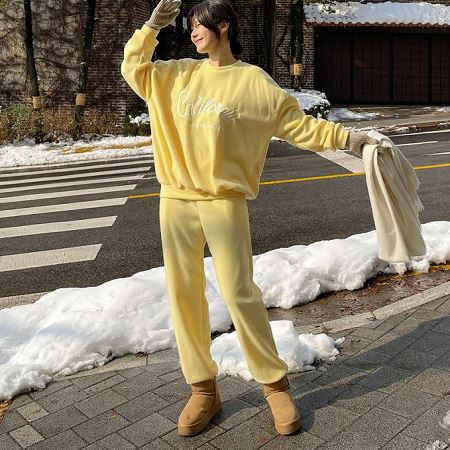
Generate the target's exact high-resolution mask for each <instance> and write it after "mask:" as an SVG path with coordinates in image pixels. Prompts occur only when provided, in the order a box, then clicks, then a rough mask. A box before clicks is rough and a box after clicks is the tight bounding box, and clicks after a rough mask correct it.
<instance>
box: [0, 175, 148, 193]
mask: <svg viewBox="0 0 450 450" xmlns="http://www.w3.org/2000/svg"><path fill="white" fill-rule="evenodd" d="M144 176H145V174H142V175H135V176H132V177H113V178H102V179H100V180H81V181H69V182H67V183H65V182H62V183H58V182H54V183H48V184H39V185H37V186H16V187H12V188H3V189H0V194H6V193H8V192H18V191H31V190H33V191H37V190H39V189H47V188H60V187H67V186H79V185H83V184H100V183H113V182H116V181H134V180H141V179H142V178H143V177H144Z"/></svg>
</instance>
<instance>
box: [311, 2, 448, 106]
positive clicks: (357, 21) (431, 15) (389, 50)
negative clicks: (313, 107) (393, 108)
mask: <svg viewBox="0 0 450 450" xmlns="http://www.w3.org/2000/svg"><path fill="white" fill-rule="evenodd" d="M308 3H309V6H308V5H306V6H305V25H304V30H305V42H306V51H305V60H304V63H305V66H306V68H307V70H306V79H305V84H304V86H305V87H310V88H314V89H318V90H320V91H323V92H325V93H326V94H327V97H328V99H329V100H330V101H331V102H333V103H335V104H339V103H341V104H383V105H390V104H406V105H407V104H411V105H412V104H415V105H419V104H421V105H424V104H429V105H449V104H450V1H449V0H440V1H431V0H430V1H429V2H421V4H419V3H418V2H407V1H397V2H362V4H360V5H357V6H356V7H354V8H349V7H348V6H347V5H348V4H349V2H340V3H341V4H342V7H341V9H339V8H338V11H337V14H332V13H325V12H323V10H322V11H319V9H320V8H319V7H318V6H317V5H313V4H312V2H308ZM352 3H353V4H356V2H352Z"/></svg>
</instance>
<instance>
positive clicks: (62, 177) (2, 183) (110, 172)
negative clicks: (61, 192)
mask: <svg viewBox="0 0 450 450" xmlns="http://www.w3.org/2000/svg"><path fill="white" fill-rule="evenodd" d="M148 170H149V167H139V168H134V169H133V168H130V169H120V170H103V171H100V172H89V173H77V174H74V175H60V176H57V177H41V178H28V179H27V180H20V179H19V180H9V181H0V186H8V185H11V184H29V183H36V182H41V181H42V182H46V181H52V180H58V181H61V180H70V179H73V178H88V177H96V176H104V175H118V174H119V173H136V172H148Z"/></svg>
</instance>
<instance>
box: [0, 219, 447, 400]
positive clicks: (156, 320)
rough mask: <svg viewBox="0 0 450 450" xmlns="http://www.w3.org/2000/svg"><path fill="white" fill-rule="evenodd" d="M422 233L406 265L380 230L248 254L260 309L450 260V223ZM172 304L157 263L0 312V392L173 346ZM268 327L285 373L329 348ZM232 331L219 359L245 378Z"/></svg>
mask: <svg viewBox="0 0 450 450" xmlns="http://www.w3.org/2000/svg"><path fill="white" fill-rule="evenodd" d="M422 235H423V238H424V240H425V243H426V246H427V254H426V256H425V257H423V258H422V259H421V260H416V261H411V262H408V263H406V264H392V263H391V264H388V263H386V262H384V261H381V260H380V259H378V257H377V241H376V230H372V231H370V232H368V233H362V234H356V235H352V236H349V237H348V238H346V239H333V240H329V241H321V242H315V243H313V244H310V245H307V246H305V245H296V246H292V247H289V248H280V249H276V250H272V251H270V252H267V253H264V254H261V255H257V256H254V257H253V261H254V281H255V283H256V284H257V285H258V286H259V287H260V288H261V290H262V293H263V301H264V303H265V305H266V307H269V306H275V307H282V308H291V307H292V306H294V305H299V304H303V303H308V302H310V301H312V300H314V299H315V298H316V297H317V296H318V295H320V294H321V293H325V292H328V291H338V290H344V289H348V290H353V289H359V288H361V287H362V286H363V285H364V282H365V281H366V280H367V279H368V278H370V277H372V276H374V275H375V274H377V273H403V272H404V271H405V270H406V269H415V270H419V271H427V270H428V267H429V264H430V263H445V262H447V261H449V260H450V222H444V221H441V222H430V223H427V224H423V226H422ZM204 266H205V277H206V292H205V295H206V298H207V300H208V304H209V316H210V324H211V331H212V332H225V331H227V330H228V329H229V328H230V325H231V323H232V322H231V317H230V315H229V313H228V309H227V307H226V305H225V302H224V301H223V299H222V296H221V293H220V288H219V286H218V283H217V280H216V276H215V271H214V266H213V261H212V258H211V257H208V258H205V259H204ZM168 306H169V305H168V299H167V291H166V281H165V272H164V267H156V268H153V269H149V270H146V271H143V272H138V273H136V274H134V275H132V276H131V277H128V278H118V279H115V280H110V281H107V282H105V283H103V284H101V285H98V286H93V287H85V288H75V287H74V288H61V289H57V290H55V291H53V292H49V293H47V294H45V295H44V296H43V297H41V298H40V299H39V300H38V301H37V302H36V303H34V304H31V305H21V306H16V307H13V308H8V309H3V310H0V399H4V398H11V396H13V395H16V394H17V393H19V392H22V391H24V390H27V389H30V388H43V387H45V384H46V383H47V382H49V381H50V380H51V378H52V376H54V375H55V374H61V375H69V374H72V373H75V372H78V371H80V370H83V369H88V368H92V367H95V366H99V365H103V364H105V363H106V362H108V361H110V360H111V359H112V358H113V357H117V356H121V355H124V354H126V353H138V352H147V353H152V352H156V351H158V350H163V349H167V348H175V347H176V341H175V336H174V333H173V329H172V325H171V321H170V315H169V307H168ZM274 330H275V333H276V345H277V346H278V347H279V348H280V351H281V352H282V353H283V357H284V358H286V359H285V360H286V362H287V363H288V364H289V369H290V370H301V369H302V368H308V367H309V366H310V364H312V361H313V360H318V359H322V358H329V357H332V356H334V354H335V352H334V350H333V348H332V345H331V344H332V343H331V341H329V340H327V338H325V337H324V336H322V337H318V338H312V337H311V336H309V335H306V336H300V337H298V343H297V342H296V341H295V339H297V335H296V334H295V333H294V331H293V329H292V327H291V325H289V324H288V323H285V322H284V323H281V324H280V325H279V326H275V328H274ZM230 336H231V337H222V341H218V342H217V344H215V345H216V347H214V352H215V357H216V358H217V361H218V362H220V361H222V360H223V366H224V370H226V371H227V373H236V374H241V373H245V376H248V373H246V372H245V370H246V369H245V367H243V363H242V360H241V359H239V353H238V349H237V348H236V347H234V345H236V346H237V345H238V342H237V340H233V339H234V337H233V336H232V335H230ZM294 341H295V345H294V344H293V343H294ZM222 343H223V344H224V345H222ZM217 345H219V347H217ZM305 346H307V347H308V349H306V348H305ZM300 350H301V352H300ZM299 352H300V353H299ZM227 353H229V355H231V356H229V355H227ZM233 358H234V360H233ZM233 361H234V363H233Z"/></svg>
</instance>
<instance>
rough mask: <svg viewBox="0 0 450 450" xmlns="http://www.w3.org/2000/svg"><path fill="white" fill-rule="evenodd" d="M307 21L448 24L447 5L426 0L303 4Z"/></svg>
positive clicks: (449, 23) (449, 10)
mask: <svg viewBox="0 0 450 450" xmlns="http://www.w3.org/2000/svg"><path fill="white" fill-rule="evenodd" d="M304 8H305V20H306V22H311V23H320V24H324V23H345V24H349V23H353V24H357V23H364V24H375V23H383V24H394V25H395V24H417V25H424V24H430V25H450V6H446V5H441V4H432V3H428V2H407V3H397V2H384V3H370V2H368V3H367V4H363V3H359V2H343V3H336V2H333V3H332V4H330V5H324V4H321V3H317V4H309V5H304Z"/></svg>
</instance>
